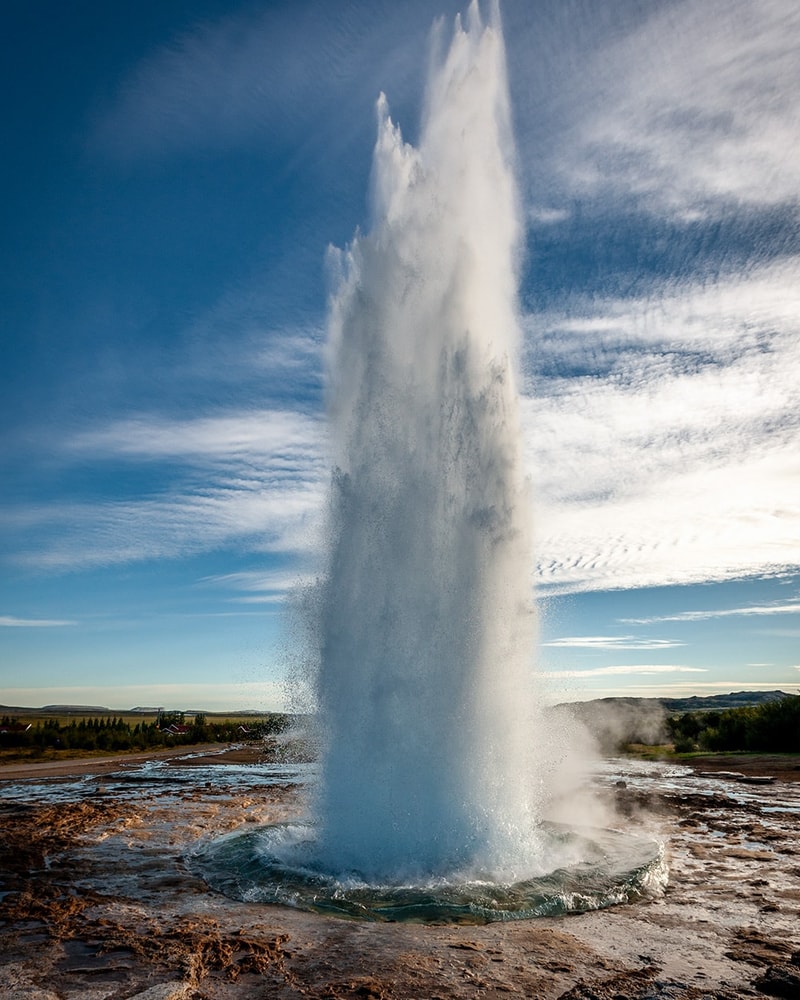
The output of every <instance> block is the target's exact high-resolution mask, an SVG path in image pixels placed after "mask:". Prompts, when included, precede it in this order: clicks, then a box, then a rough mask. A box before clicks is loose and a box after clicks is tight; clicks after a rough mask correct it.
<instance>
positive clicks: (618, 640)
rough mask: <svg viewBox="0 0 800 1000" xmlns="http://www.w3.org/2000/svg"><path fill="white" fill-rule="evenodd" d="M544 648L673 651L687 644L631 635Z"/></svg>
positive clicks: (570, 641) (557, 641) (594, 637)
mask: <svg viewBox="0 0 800 1000" xmlns="http://www.w3.org/2000/svg"><path fill="white" fill-rule="evenodd" d="M541 645H542V646H558V647H562V648H567V649H640V650H641V649H672V648H673V647H675V646H683V645H685V643H683V642H676V641H674V640H672V639H637V638H635V637H634V636H631V635H618V636H610V635H580V636H570V637H566V638H562V639H552V640H551V641H550V642H543V643H541Z"/></svg>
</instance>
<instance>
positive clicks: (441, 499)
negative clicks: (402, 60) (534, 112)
mask: <svg viewBox="0 0 800 1000" xmlns="http://www.w3.org/2000/svg"><path fill="white" fill-rule="evenodd" d="M378 113H379V126H378V141H377V144H376V147H375V156H374V163H373V177H372V228H371V231H370V232H369V233H368V234H367V235H365V236H363V237H362V236H359V237H357V238H356V239H355V240H354V242H353V244H352V245H351V246H350V248H349V249H348V251H347V252H346V253H342V254H341V255H340V262H341V265H342V276H341V279H340V280H341V283H340V286H339V289H338V291H337V292H336V294H335V297H334V300H333V306H332V315H331V324H330V325H331V349H332V363H331V404H330V408H331V418H332V419H331V422H332V433H333V441H334V447H335V474H334V480H333V498H332V517H333V525H332V537H333V541H332V551H331V555H330V566H329V573H328V578H327V583H326V586H325V592H324V597H323V602H322V622H321V635H322V649H321V666H320V672H319V680H318V698H319V707H320V710H321V716H322V719H323V722H324V725H325V752H324V755H323V764H322V784H321V796H320V804H319V812H320V821H321V837H322V847H323V851H324V854H325V856H326V857H327V858H329V859H330V862H331V863H332V864H333V865H335V866H336V867H338V868H346V869H348V868H355V869H357V870H358V871H361V872H363V873H365V874H368V875H369V876H370V877H383V876H386V875H396V874H397V873H398V872H400V871H402V872H414V873H431V872H441V871H447V870H454V869H456V868H458V867H459V866H461V865H464V864H469V865H472V864H473V863H475V862H476V861H477V860H479V859H480V861H481V862H482V863H493V862H494V861H496V860H501V859H506V858H507V857H508V852H509V850H511V849H516V848H517V847H518V845H519V843H520V836H521V831H530V830H531V829H533V825H534V824H533V821H534V819H535V818H536V816H535V811H534V810H533V804H532V803H531V802H530V801H529V798H528V795H527V794H526V789H525V787H524V786H523V784H522V782H523V777H522V776H524V775H527V774H528V773H529V768H528V747H529V745H530V743H531V735H532V733H533V732H534V727H533V716H532V704H533V700H532V697H531V676H532V670H531V656H532V650H533V640H534V618H533V611H532V606H531V605H532V601H531V568H532V565H533V562H532V555H531V543H530V526H529V520H530V513H529V512H530V502H529V498H528V496H527V494H526V487H525V481H524V477H523V470H522V456H521V454H520V452H521V436H520V427H519V416H518V402H517V392H516V385H515V380H516V375H515V371H514V362H515V359H516V356H517V351H518V339H519V336H518V326H517V316H516V285H517V282H516V270H517V269H516V259H517V251H518V244H519V237H520V226H519V222H518V217H519V213H518V206H517V197H516V190H515V185H514V177H513V172H512V168H511V158H512V148H511V132H510V127H509V108H508V96H507V89H506V75H505V67H504V55H503V44H502V38H501V34H500V31H499V30H498V26H496V25H491V26H488V27H484V26H483V25H482V24H481V23H480V19H479V14H478V9H477V6H476V5H473V6H472V7H471V8H470V12H469V25H468V28H467V30H462V28H461V25H460V23H458V22H457V24H456V30H455V35H454V37H453V41H452V44H451V45H450V48H449V51H448V52H447V54H446V57H445V58H444V59H443V60H442V61H440V62H438V63H436V64H435V65H434V68H433V69H432V72H431V76H430V80H429V83H428V91H427V102H426V108H425V114H424V120H423V123H422V130H421V136H420V141H419V146H418V148H414V147H412V146H410V145H407V144H405V143H404V142H403V140H402V138H401V135H400V130H399V128H397V127H396V126H395V125H393V123H392V121H391V119H390V118H389V117H388V111H387V108H386V101H385V99H384V98H383V96H382V97H381V98H380V100H379V102H378Z"/></svg>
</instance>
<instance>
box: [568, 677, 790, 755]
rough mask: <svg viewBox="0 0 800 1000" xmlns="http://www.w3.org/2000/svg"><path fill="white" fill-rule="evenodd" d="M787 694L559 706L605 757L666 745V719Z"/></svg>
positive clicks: (605, 700)
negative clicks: (626, 748) (624, 747)
mask: <svg viewBox="0 0 800 1000" xmlns="http://www.w3.org/2000/svg"><path fill="white" fill-rule="evenodd" d="M788 697H790V695H787V694H786V693H785V692H784V691H734V692H732V693H730V694H711V695H706V696H704V697H698V696H697V695H693V696H692V697H691V698H595V699H594V700H592V701H576V702H570V703H568V704H563V705H558V706H556V710H557V711H560V712H564V713H565V714H566V715H568V716H571V717H572V718H573V719H577V720H579V721H580V722H582V723H583V725H584V726H585V727H586V728H587V729H588V730H589V732H590V733H591V734H592V736H593V737H594V738H595V740H596V741H597V743H598V745H599V746H600V748H601V749H602V750H603V751H604V752H606V753H613V752H614V751H615V750H616V749H617V748H618V747H619V746H620V744H623V743H647V744H650V745H653V744H657V743H665V742H667V738H668V737H667V727H666V719H667V717H668V716H670V715H682V714H683V713H684V712H701V711H702V712H709V711H723V710H724V709H726V708H742V707H744V706H746V705H762V704H764V703H765V702H770V701H780V700H781V699H782V698H788Z"/></svg>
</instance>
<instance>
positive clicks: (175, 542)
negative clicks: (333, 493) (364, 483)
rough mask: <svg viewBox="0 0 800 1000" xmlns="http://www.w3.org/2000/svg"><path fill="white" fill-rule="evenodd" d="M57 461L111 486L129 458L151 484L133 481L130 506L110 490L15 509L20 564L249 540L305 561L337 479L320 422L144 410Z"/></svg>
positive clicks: (150, 554) (77, 441)
mask: <svg viewBox="0 0 800 1000" xmlns="http://www.w3.org/2000/svg"><path fill="white" fill-rule="evenodd" d="M59 453H60V455H61V457H62V459H63V460H65V461H66V462H67V464H69V463H70V462H75V463H81V464H86V463H89V464H91V466H92V467H93V468H94V469H95V470H96V478H97V479H98V480H99V481H100V482H101V483H102V482H103V479H102V476H103V469H104V467H105V466H106V465H107V464H108V463H115V464H117V463H119V462H124V463H126V464H127V465H128V466H129V467H130V469H131V473H130V476H132V477H134V478H135V476H136V475H145V474H146V475H145V480H146V482H147V486H146V487H144V486H143V487H142V488H140V489H136V488H134V489H131V487H130V484H129V483H128V482H127V480H126V489H125V495H124V496H123V497H122V498H109V497H108V496H104V495H102V494H103V491H102V490H101V494H100V495H99V496H97V497H96V498H94V499H89V498H87V499H85V500H83V501H81V502H61V503H58V502H53V503H50V504H46V503H40V504H38V505H36V506H31V505H26V506H25V507H22V508H11V509H8V510H6V511H5V512H4V515H3V517H4V521H5V522H6V524H7V525H11V524H13V525H14V527H15V535H16V539H17V542H16V547H17V551H16V555H15V556H13V558H14V560H15V561H16V562H18V563H22V564H24V565H28V566H32V567H37V568H39V569H50V570H66V569H71V568H78V567H81V568H87V567H90V566H101V565H111V564H114V563H123V562H131V561H141V560H146V559H154V558H172V559H174V558H181V557H184V556H187V555H192V554H197V553H201V552H208V551H213V550H215V549H220V548H224V547H226V546H232V547H237V546H240V545H244V544H246V545H247V547H248V548H249V549H250V550H251V551H256V552H258V551H262V552H290V553H294V554H301V553H308V552H309V551H311V550H313V549H314V547H315V546H316V545H317V544H318V532H319V530H320V516H321V511H322V504H323V497H324V492H325V484H326V482H327V475H328V471H327V463H326V461H325V458H324V428H323V425H322V423H321V421H320V419H319V418H317V417H314V416H309V415H307V414H304V413H291V412H289V411H254V412H250V413H248V412H244V411H234V412H228V413H221V414H217V415H215V416H212V417H205V416H198V417H196V418H194V419H191V418H187V419H183V420H175V419H172V418H163V417H160V416H158V415H155V414H141V415H137V416H135V417H131V418H128V419H124V420H119V421H111V422H109V423H108V424H107V425H105V426H103V427H98V428H93V429H91V430H88V431H81V432H79V433H77V434H74V435H72V436H69V435H68V436H67V437H66V439H65V440H64V442H63V446H62V447H61V448H60V449H59ZM148 470H149V471H148ZM128 478H130V477H128ZM116 482H117V476H116V475H114V474H112V475H111V476H110V478H109V481H108V486H107V488H106V490H105V492H106V493H107V492H108V491H111V492H112V493H113V492H116ZM154 484H155V485H154Z"/></svg>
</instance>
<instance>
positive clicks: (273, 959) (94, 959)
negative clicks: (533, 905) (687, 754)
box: [0, 757, 800, 1000]
mask: <svg viewBox="0 0 800 1000" xmlns="http://www.w3.org/2000/svg"><path fill="white" fill-rule="evenodd" d="M198 759H199V758H196V760H198ZM213 760H215V761H219V760H220V758H218V757H215V758H213ZM205 763H208V761H206V762H205ZM767 763H769V762H768V761H764V760H761V761H758V762H755V763H754V762H749V763H748V762H747V761H743V760H737V762H736V765H735V766H734V765H733V764H731V763H730V762H729V761H728V762H727V766H726V767H722V768H719V769H717V768H714V767H712V766H711V765H710V764H709V763H708V762H705V763H702V766H701V764H698V765H697V767H698V770H702V771H704V772H711V771H714V770H722V771H723V772H725V771H729V772H733V771H739V772H746V771H747V770H748V768H749V769H750V772H751V773H753V772H755V773H764V766H765V764H767ZM774 763H775V762H774V761H773V765H774ZM631 768H632V765H628V764H626V762H624V761H620V762H619V768H618V774H617V775H615V776H613V777H612V779H610V780H606V782H605V784H604V786H603V794H605V795H607V796H609V797H611V798H613V799H614V800H615V804H616V806H617V809H618V812H619V815H620V816H621V817H622V823H623V825H625V826H626V827H628V828H636V829H647V830H652V831H654V832H657V833H660V834H661V835H663V836H664V837H666V839H667V843H668V854H669V859H670V869H671V876H670V884H669V886H668V888H667V890H666V893H665V895H664V896H663V897H661V898H658V899H654V900H650V901H644V902H640V903H637V904H633V905H627V906H619V907H615V908H612V909H609V910H605V911H602V912H596V913H588V914H583V915H580V916H571V917H564V918H553V919H551V918H547V919H540V920H533V921H519V922H513V923H506V924H499V923H495V924H489V925H486V926H453V925H420V924H388V923H361V922H355V921H349V920H342V919H338V918H334V917H326V916H320V915H317V914H309V913H302V912H299V911H296V910H292V909H288V908H282V907H268V906H263V905H249V904H243V903H239V902H234V901H231V900H228V899H226V898H224V897H222V896H220V895H218V894H216V893H213V892H210V891H209V889H208V888H207V886H206V885H205V884H204V883H203V882H201V881H200V880H199V879H197V878H196V877H194V876H193V875H192V874H191V873H190V872H189V871H188V870H187V868H186V865H185V863H184V860H183V859H184V856H185V853H186V851H187V850H188V849H189V848H190V847H191V845H192V844H194V843H196V842H197V841H198V840H199V839H200V838H204V837H209V836H212V835H217V834H220V833H223V832H225V831H228V830H232V829H235V828H237V827H238V826H240V825H241V824H242V823H266V822H273V821H278V820H282V819H285V818H287V817H290V816H292V815H294V814H296V813H297V810H298V809H299V792H298V789H297V788H296V787H294V786H292V785H283V786H275V787H273V788H272V789H270V791H269V794H267V795H265V794H264V793H263V791H261V790H258V791H256V790H251V791H248V790H247V788H246V786H242V784H241V783H239V784H237V785H236V790H235V792H234V793H232V792H231V790H230V788H229V787H228V785H227V783H226V781H225V779H224V771H225V768H224V766H223V767H220V768H219V769H218V773H219V774H220V775H221V777H220V779H219V780H213V781H202V782H200V781H199V782H197V783H196V784H195V785H185V786H182V787H181V788H179V789H178V790H177V791H176V789H175V788H174V787H172V786H170V788H169V791H165V790H164V789H161V788H158V787H155V786H154V787H152V788H151V787H149V786H148V785H147V784H146V783H145V784H143V785H140V786H137V791H136V794H125V793H124V792H120V791H119V790H116V789H111V788H109V787H106V786H105V785H104V784H102V782H103V781H105V780H107V779H106V776H105V775H100V776H98V777H97V779H96V781H97V784H96V785H93V786H92V788H91V792H90V794H84V795H83V796H82V797H81V798H80V799H79V800H73V801H69V800H66V801H55V802H52V801H51V802H46V801H39V800H37V801H26V799H25V797H24V795H23V796H19V795H16V796H15V797H12V798H6V799H3V798H2V794H1V793H2V787H3V785H4V784H5V783H3V782H2V777H0V830H2V843H1V844H0V882H1V883H2V884H1V885H0V896H1V898H0V955H2V958H0V996H2V997H4V998H6V1000H23V998H24V1000H56V998H58V1000H78V998H81V1000H123V998H129V997H137V998H139V1000H172V998H179V997H180V998H185V1000H212V998H213V1000H216V998H219V1000H227V998H242V1000H244V998H247V1000H256V998H267V997H270V998H286V1000H288V998H297V997H309V998H320V1000H321V998H326V1000H334V998H345V997H362V998H370V997H372V998H383V1000H390V998H391V1000H395V998H397V1000H405V998H408V1000H411V998H430V1000H433V998H442V1000H444V998H455V997H476V998H477V997H501V996H502V997H507V996H519V997H533V998H541V1000H550V998H553V1000H555V998H561V1000H606V998H607V1000H645V998H648V1000H649V998H653V1000H654V998H669V1000H706V998H708V1000H710V998H712V997H714V998H719V1000H726V998H733V997H764V996H776V997H784V998H791V997H800V843H796V841H797V834H796V831H797V829H798V826H800V784H798V783H796V782H795V781H793V780H791V779H792V778H793V777H796V775H793V774H791V773H790V770H789V769H787V770H786V771H785V772H784V773H783V774H782V777H783V778H784V779H787V780H784V781H782V782H776V783H775V784H771V785H768V786H764V787H761V786H750V785H746V784H744V785H743V784H741V783H740V782H739V781H737V779H736V778H735V776H731V775H725V774H723V776H721V777H712V776H710V775H706V776H704V777H702V776H699V775H695V776H691V775H690V774H689V773H688V772H685V773H682V774H678V775H677V776H676V775H675V774H674V773H673V772H674V770H675V769H672V770H670V769H666V771H665V772H663V773H659V775H655V774H653V775H651V776H649V777H648V776H647V775H645V776H644V777H642V775H641V774H640V773H639V772H637V771H636V770H635V769H633V770H632V769H631ZM777 770H778V769H777V767H776V766H773V767H772V769H771V770H770V771H769V773H773V772H777ZM197 773H198V774H199V773H200V772H197ZM19 781H20V779H19V778H17V779H16V784H15V785H14V787H15V788H16V790H17V791H19V789H20V784H19ZM6 787H11V785H10V784H6Z"/></svg>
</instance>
